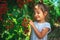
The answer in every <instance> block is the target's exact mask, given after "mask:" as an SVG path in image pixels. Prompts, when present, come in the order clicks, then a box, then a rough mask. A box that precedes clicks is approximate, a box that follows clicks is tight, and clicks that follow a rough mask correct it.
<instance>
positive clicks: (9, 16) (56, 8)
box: [0, 0, 60, 40]
mask: <svg viewBox="0 0 60 40" xmlns="http://www.w3.org/2000/svg"><path fill="white" fill-rule="evenodd" d="M23 1H25V0H23ZM25 2H26V1H25ZM38 2H39V0H32V1H31V2H26V3H24V4H23V5H22V4H21V3H17V2H16V0H7V4H8V8H9V9H8V11H7V12H6V14H3V15H2V18H3V20H2V21H0V39H1V40H29V39H30V38H29V37H30V35H28V34H26V35H25V34H24V30H25V28H24V27H23V26H22V25H21V24H22V20H23V19H24V18H27V19H32V20H33V13H34V12H33V5H34V4H36V3H38ZM22 3H23V2H22ZM43 3H44V4H46V5H47V6H48V7H49V15H50V17H49V18H50V19H49V22H50V23H51V28H52V32H51V33H50V35H49V37H60V35H59V33H60V32H59V30H60V29H59V27H60V25H59V24H60V5H59V4H60V0H43ZM18 4H21V6H22V7H19V6H18ZM7 26H10V27H11V28H10V29H8V28H7V29H6V27H7ZM29 28H30V27H29ZM55 29H56V30H55ZM57 31H58V33H57ZM53 34H54V35H53ZM55 34H58V35H55Z"/></svg>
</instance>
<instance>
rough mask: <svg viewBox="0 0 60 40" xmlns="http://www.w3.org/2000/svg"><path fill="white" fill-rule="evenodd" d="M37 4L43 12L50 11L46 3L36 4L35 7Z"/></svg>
mask: <svg viewBox="0 0 60 40" xmlns="http://www.w3.org/2000/svg"><path fill="white" fill-rule="evenodd" d="M35 6H38V7H39V8H40V9H41V10H42V11H43V12H45V11H47V12H48V7H47V5H45V4H43V3H41V2H39V3H37V4H35V5H34V9H35Z"/></svg>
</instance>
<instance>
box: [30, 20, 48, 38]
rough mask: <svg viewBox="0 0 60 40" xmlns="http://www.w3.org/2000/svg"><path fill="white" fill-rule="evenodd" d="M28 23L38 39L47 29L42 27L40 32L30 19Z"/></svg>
mask: <svg viewBox="0 0 60 40" xmlns="http://www.w3.org/2000/svg"><path fill="white" fill-rule="evenodd" d="M29 24H30V25H31V27H32V28H33V29H34V31H35V33H36V35H37V37H38V38H39V39H42V38H43V37H44V36H45V35H46V33H47V32H48V31H49V28H44V29H43V30H42V32H39V31H38V29H37V28H36V27H35V25H34V23H33V22H32V21H30V22H29Z"/></svg>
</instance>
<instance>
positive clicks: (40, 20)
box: [29, 3, 51, 40]
mask: <svg viewBox="0 0 60 40" xmlns="http://www.w3.org/2000/svg"><path fill="white" fill-rule="evenodd" d="M34 12H35V13H34V18H35V19H36V21H34V22H33V21H32V20H30V22H29V24H30V25H31V28H32V31H31V40H47V35H48V33H49V32H50V31H51V27H50V23H48V22H46V17H47V14H48V10H47V7H46V5H45V4H43V3H38V4H37V5H35V6H34Z"/></svg>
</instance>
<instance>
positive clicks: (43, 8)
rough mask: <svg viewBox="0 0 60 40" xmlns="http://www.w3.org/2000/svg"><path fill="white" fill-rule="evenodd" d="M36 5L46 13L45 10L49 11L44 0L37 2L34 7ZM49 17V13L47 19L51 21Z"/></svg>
mask: <svg viewBox="0 0 60 40" xmlns="http://www.w3.org/2000/svg"><path fill="white" fill-rule="evenodd" d="M35 6H38V7H39V8H40V9H41V10H42V12H43V13H44V12H45V11H46V12H47V13H49V10H48V6H47V5H45V4H43V3H42V2H39V3H37V4H35V5H34V9H35ZM48 19H49V14H47V16H46V21H49V20H48Z"/></svg>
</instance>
